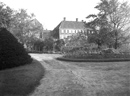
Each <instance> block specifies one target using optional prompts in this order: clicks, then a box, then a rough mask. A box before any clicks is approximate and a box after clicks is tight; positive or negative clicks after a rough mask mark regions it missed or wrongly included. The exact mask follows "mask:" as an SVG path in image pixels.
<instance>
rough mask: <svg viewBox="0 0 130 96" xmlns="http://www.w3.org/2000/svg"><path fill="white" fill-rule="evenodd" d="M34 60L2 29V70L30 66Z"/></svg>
mask: <svg viewBox="0 0 130 96" xmlns="http://www.w3.org/2000/svg"><path fill="white" fill-rule="evenodd" d="M31 62H32V58H31V56H30V55H28V53H27V52H26V51H25V49H24V47H23V45H21V44H20V43H19V42H18V41H17V39H16V38H15V37H14V36H13V35H12V34H11V33H10V32H9V31H8V30H7V29H5V28H0V70H2V69H7V68H13V67H17V66H21V65H25V64H30V63H31Z"/></svg>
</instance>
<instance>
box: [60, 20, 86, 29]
mask: <svg viewBox="0 0 130 96" xmlns="http://www.w3.org/2000/svg"><path fill="white" fill-rule="evenodd" d="M60 28H62V29H84V28H85V24H84V22H78V21H62V22H61V24H60Z"/></svg>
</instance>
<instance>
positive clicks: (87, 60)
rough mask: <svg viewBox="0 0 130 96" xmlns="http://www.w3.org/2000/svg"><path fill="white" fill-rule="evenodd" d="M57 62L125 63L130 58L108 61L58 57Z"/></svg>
mask: <svg viewBox="0 0 130 96" xmlns="http://www.w3.org/2000/svg"><path fill="white" fill-rule="evenodd" d="M56 59H57V60H61V61H69V62H121V61H122V62H123V61H130V58H111V59H110V58H108V59H107V58H106V59H77V58H64V57H58V58H56Z"/></svg>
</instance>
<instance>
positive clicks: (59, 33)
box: [52, 18, 93, 39]
mask: <svg viewBox="0 0 130 96" xmlns="http://www.w3.org/2000/svg"><path fill="white" fill-rule="evenodd" d="M52 32H53V36H54V37H55V38H58V39H65V38H67V37H68V36H71V35H74V34H76V33H78V32H85V33H87V34H91V33H93V31H92V29H91V28H89V27H86V26H85V23H84V22H83V21H78V18H76V21H66V18H64V19H63V21H61V22H60V24H59V25H58V26H57V27H55V28H54V30H53V31H52Z"/></svg>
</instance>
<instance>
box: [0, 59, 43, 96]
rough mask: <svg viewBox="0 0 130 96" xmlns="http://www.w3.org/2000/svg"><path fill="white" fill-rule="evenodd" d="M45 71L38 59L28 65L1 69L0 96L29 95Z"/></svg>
mask: <svg viewBox="0 0 130 96" xmlns="http://www.w3.org/2000/svg"><path fill="white" fill-rule="evenodd" d="M44 71H45V70H44V68H43V67H42V66H41V64H40V63H39V62H38V61H36V60H33V62H32V63H31V64H28V65H24V66H20V67H16V68H12V69H8V70H3V71H0V96H27V94H29V93H30V92H32V91H34V89H35V87H36V86H37V85H39V80H40V79H41V78H42V76H43V75H44Z"/></svg>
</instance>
